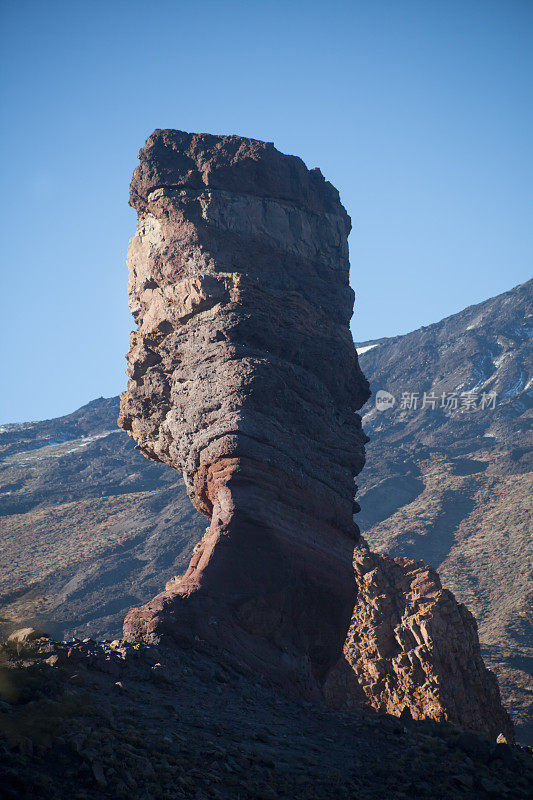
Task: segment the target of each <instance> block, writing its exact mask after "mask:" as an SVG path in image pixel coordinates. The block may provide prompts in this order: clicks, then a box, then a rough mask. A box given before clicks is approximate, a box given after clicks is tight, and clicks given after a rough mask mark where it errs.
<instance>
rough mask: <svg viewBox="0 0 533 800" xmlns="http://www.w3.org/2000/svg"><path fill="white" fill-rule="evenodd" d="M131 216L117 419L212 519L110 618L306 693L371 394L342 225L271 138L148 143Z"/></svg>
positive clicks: (353, 537) (326, 640)
mask: <svg viewBox="0 0 533 800" xmlns="http://www.w3.org/2000/svg"><path fill="white" fill-rule="evenodd" d="M130 203H131V205H132V206H133V207H134V208H135V209H136V210H137V214H138V227H137V233H136V235H135V237H134V238H133V239H132V240H131V243H130V247H129V252H128V263H129V271H130V281H129V297H130V308H131V311H132V314H133V316H134V318H135V321H136V323H137V326H138V327H137V331H136V332H134V333H132V334H131V342H130V351H129V354H128V374H129V377H130V380H129V383H128V389H127V391H126V392H125V393H124V394H123V395H122V399H121V413H120V419H119V424H120V425H121V426H122V427H123V428H124V429H126V430H127V431H128V432H129V433H130V435H132V436H133V437H134V439H135V440H136V442H137V447H138V448H139V449H140V450H141V451H142V452H143V453H144V454H145V455H147V456H148V457H149V458H152V459H155V460H157V461H162V462H165V463H167V464H169V465H170V466H172V467H174V468H175V469H177V470H179V471H181V472H183V475H184V479H185V484H186V487H187V491H188V493H189V497H190V498H191V501H192V502H193V504H194V506H195V507H196V508H197V509H198V510H199V511H201V512H202V513H203V514H205V515H206V517H207V518H208V519H209V520H210V524H209V527H208V528H207V530H206V534H205V536H204V538H203V539H202V541H201V543H200V544H199V546H198V548H197V551H196V553H195V555H194V556H193V559H192V561H191V563H190V565H189V568H188V570H187V572H186V573H185V575H184V576H182V577H179V578H176V579H175V580H174V581H171V582H170V584H168V585H167V588H166V590H165V591H164V592H163V593H162V594H160V595H158V596H157V597H156V598H154V599H153V600H152V601H150V602H149V603H148V604H147V605H145V606H143V607H142V608H139V609H132V611H131V612H130V613H129V614H128V616H127V618H126V621H125V626H124V630H125V635H126V636H127V637H129V638H139V637H141V638H145V639H150V640H152V641H153V640H157V639H160V638H161V637H171V638H174V639H176V640H178V641H182V640H183V641H185V640H195V641H197V642H198V641H200V642H203V643H204V644H205V645H206V646H211V647H215V648H220V649H221V650H225V651H226V653H227V655H229V656H231V657H233V658H234V659H235V660H237V661H239V662H241V663H244V664H246V665H248V666H250V667H253V668H254V669H256V670H257V671H259V672H260V673H263V674H265V675H267V676H269V677H270V678H271V679H274V680H276V681H277V682H278V683H281V684H283V685H287V686H290V687H291V688H293V689H294V690H295V691H298V692H299V693H301V694H307V695H315V694H317V692H318V691H319V687H320V685H321V684H322V683H323V681H324V679H325V676H326V674H327V672H328V669H329V668H330V667H331V665H332V664H333V663H335V661H336V660H337V658H338V656H339V654H340V652H341V651H342V646H343V642H344V639H345V636H346V631H347V628H348V625H349V622H350V617H351V612H352V610H353V606H354V603H355V596H356V589H355V578H354V571H353V566H352V555H353V548H354V544H355V542H356V541H357V539H358V529H357V526H356V525H355V524H354V522H353V500H354V493H355V488H356V487H355V484H354V476H355V475H356V474H357V473H358V472H359V471H360V469H361V468H362V466H363V463H364V442H365V436H364V434H363V433H362V430H361V423H360V417H359V416H358V414H357V413H356V411H357V410H358V409H359V408H360V407H361V406H362V404H363V403H364V402H365V400H366V399H367V398H368V396H369V390H368V383H367V381H366V380H365V378H364V376H363V375H362V373H361V371H360V369H359V366H358V361H357V355H356V352H355V348H354V345H353V341H352V337H351V334H350V330H349V320H350V317H351V315H352V310H353V299H354V295H353V291H352V289H351V288H350V286H349V282H348V271H349V261H348V245H347V236H348V233H349V230H350V219H349V217H348V215H347V213H346V211H345V209H344V208H343V206H342V205H341V203H340V200H339V196H338V192H337V190H336V189H335V188H334V187H333V186H332V185H331V184H329V183H328V182H327V181H325V180H324V178H323V177H322V175H321V173H320V171H319V170H308V169H307V168H306V166H305V165H304V163H303V162H302V161H301V160H300V159H298V158H295V157H292V156H286V155H283V154H281V153H279V152H278V151H277V150H276V149H275V148H274V146H273V145H272V144H269V143H264V142H259V141H255V140H252V139H243V138H241V137H237V136H210V135H205V134H201V135H200V134H187V133H183V132H180V131H169V130H167V131H161V130H158V131H155V132H154V134H153V135H152V136H151V137H150V138H149V139H148V140H147V142H146V145H145V147H144V148H143V149H142V150H141V152H140V164H139V166H138V167H137V169H136V170H135V173H134V176H133V180H132V183H131V192H130Z"/></svg>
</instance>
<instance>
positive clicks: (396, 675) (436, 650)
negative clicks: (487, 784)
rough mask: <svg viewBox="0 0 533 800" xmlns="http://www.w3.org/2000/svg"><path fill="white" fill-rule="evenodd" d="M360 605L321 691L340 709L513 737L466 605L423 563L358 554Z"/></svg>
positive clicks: (360, 549) (363, 548) (362, 547)
mask: <svg viewBox="0 0 533 800" xmlns="http://www.w3.org/2000/svg"><path fill="white" fill-rule="evenodd" d="M354 567H355V572H356V582H357V588H358V593H357V601H356V604H355V608H354V613H353V617H352V623H351V625H350V628H349V631H348V635H347V637H346V642H345V644H344V657H343V658H341V659H340V661H339V662H338V664H337V665H336V666H335V667H334V668H333V669H332V670H331V671H330V673H329V676H328V678H327V682H326V685H325V687H324V691H325V694H326V697H327V699H328V701H329V703H330V704H331V705H333V706H336V707H338V708H351V707H352V708H353V707H356V706H360V705H361V704H365V705H369V706H372V707H373V708H375V709H376V710H377V711H382V712H386V713H388V714H394V715H396V716H400V715H401V714H402V713H404V714H405V713H407V712H408V716H409V717H412V718H413V719H435V720H439V721H442V720H447V721H450V722H455V723H457V724H459V725H461V727H463V728H465V729H466V730H471V731H476V732H478V733H483V734H485V735H486V736H488V737H490V738H492V739H493V740H495V739H496V737H497V736H498V735H499V734H500V733H503V734H504V735H505V737H506V738H507V739H508V740H512V738H513V726H512V723H511V720H510V717H509V715H508V714H507V712H506V711H505V709H504V708H503V707H502V704H501V699H500V692H499V688H498V682H497V680H496V677H495V675H494V674H493V673H492V672H491V671H490V670H488V669H487V668H486V666H485V664H484V663H483V658H482V656H481V650H480V646H479V639H478V633H477V625H476V621H475V619H474V617H473V616H472V614H471V613H470V611H468V609H467V608H466V606H464V605H463V604H462V603H458V602H457V600H456V599H455V597H454V595H453V594H452V593H451V592H450V591H448V590H447V589H444V588H443V587H442V585H441V582H440V578H439V576H438V574H437V572H436V571H435V570H434V569H432V568H431V567H427V566H426V565H425V564H423V562H421V561H418V562H415V561H411V560H410V559H408V558H391V557H390V556H388V555H381V554H377V553H372V552H371V551H370V550H369V549H368V546H367V544H366V542H365V541H364V540H363V539H360V541H359V542H358V544H357V546H356V549H355V558H354Z"/></svg>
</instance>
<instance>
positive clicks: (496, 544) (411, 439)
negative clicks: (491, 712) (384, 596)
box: [358, 281, 533, 738]
mask: <svg viewBox="0 0 533 800" xmlns="http://www.w3.org/2000/svg"><path fill="white" fill-rule="evenodd" d="M532 294H533V281H529V282H528V283H526V284H523V285H522V286H518V287H516V288H515V289H512V290H511V291H509V292H506V293H505V294H503V295H500V296H499V297H496V298H492V299H491V300H488V301H486V302H485V303H480V304H479V305H476V306H472V307H470V308H467V309H465V310H464V311H462V312H460V313H459V314H455V315H453V316H452V317H448V318H447V319H444V320H442V321H441V322H439V323H437V324H435V325H430V326H428V327H426V328H421V329H420V330H418V331H413V332H412V333H409V334H407V335H406V336H398V337H394V338H392V339H380V340H377V341H375V342H365V343H362V344H361V345H360V346H359V347H358V351H359V353H360V361H361V366H362V368H363V371H364V372H365V374H366V375H367V377H368V378H369V380H370V383H371V387H372V390H373V393H374V398H373V399H372V400H371V401H369V403H368V404H367V406H366V407H365V409H364V412H366V413H364V416H363V426H364V428H365V430H366V432H367V434H368V435H369V436H370V442H369V443H368V445H367V463H366V466H365V469H364V471H363V473H362V475H361V476H360V477H361V481H360V483H361V486H360V494H359V502H360V504H361V507H362V511H361V514H360V515H359V519H358V521H359V524H360V525H361V528H362V530H363V531H364V534H365V536H366V537H367V539H368V541H369V543H370V545H371V546H372V547H373V548H374V549H376V550H378V551H388V552H390V553H392V555H395V556H409V557H410V558H415V559H421V560H423V561H425V562H427V563H429V564H431V565H432V566H434V567H437V568H438V569H439V572H440V574H441V577H442V581H443V583H444V584H445V585H446V586H448V587H449V588H450V589H452V590H453V591H454V592H455V593H456V595H457V597H458V598H459V599H460V600H461V601H463V602H465V603H466V604H467V605H468V607H469V608H470V609H471V610H472V611H473V613H474V614H475V615H476V617H477V619H478V623H479V633H480V639H481V642H482V644H483V649H484V654H485V657H486V659H487V661H488V662H489V664H490V665H491V666H492V667H493V668H494V669H495V671H496V672H497V673H498V676H499V679H500V683H501V686H502V693H503V695H504V697H505V698H506V702H507V705H508V706H509V708H510V710H511V711H512V712H513V714H514V718H515V721H517V722H518V723H520V724H522V725H527V731H526V730H524V729H522V731H521V734H522V735H523V736H528V737H529V738H531V737H532V736H533V727H532V724H531V707H530V703H531V697H532V695H533V693H532V685H531V681H530V678H529V675H530V674H531V670H532V666H533V657H532V656H533V651H532V650H531V643H532V640H533V636H532V627H531V624H532V597H533V594H532V584H531V542H532V535H531V534H532V531H531V496H532V491H531V489H532V467H531V461H532V447H531V417H532V405H533V381H532V370H531V334H532V332H533V314H532V312H533V300H532ZM379 391H385V392H388V393H389V394H390V395H393V396H394V398H395V402H394V405H392V406H391V407H389V408H385V409H384V410H380V409H379V408H378V407H377V397H378V392H379ZM424 392H425V393H426V402H425V403H424ZM491 393H495V397H494V396H491ZM443 394H444V401H443ZM483 395H485V400H484V401H483ZM402 398H403V403H402ZM434 398H436V399H434ZM456 401H457V408H455V407H454V406H455V404H456ZM389 402H390V400H389ZM473 403H475V407H472V406H473ZM415 404H416V408H415V407H414V406H415ZM402 405H403V407H402ZM443 405H444V407H441V406H443ZM483 405H485V407H482V406H483ZM446 406H447V407H446ZM492 406H494V407H492Z"/></svg>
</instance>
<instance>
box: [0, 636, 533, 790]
mask: <svg viewBox="0 0 533 800" xmlns="http://www.w3.org/2000/svg"><path fill="white" fill-rule="evenodd" d="M0 657H1V659H2V662H1V670H0V687H1V689H2V696H3V697H4V698H5V700H4V701H3V702H1V703H0V787H1V791H0V794H1V796H2V800H20V799H21V798H32V800H39V799H40V798H42V799H43V800H44V799H45V798H46V800H50V798H54V800H55V799H56V798H57V800H63V798H64V799H65V800H67V799H68V800H89V798H137V799H138V800H158V799H159V798H161V800H173V799H174V798H176V800H177V799H178V798H187V800H189V799H190V798H194V799H195V800H204V799H205V800H212V799H213V800H216V799H217V798H221V799H222V798H224V799H226V798H227V800H230V798H231V800H239V799H240V800H252V798H254V799H256V800H260V799H262V800H276V798H287V800H289V799H290V800H296V799H297V798H301V800H312V799H313V798H324V799H325V800H326V799H327V800H336V798H358V799H359V800H366V799H368V800H371V799H372V800H378V799H379V800H396V798H398V800H400V798H428V800H429V798H434V799H435V800H439V799H442V800H453V799H454V798H456V799H457V800H459V799H460V798H472V800H473V799H474V798H476V800H477V799H478V798H495V797H501V798H513V800H515V798H517V799H518V798H526V797H528V789H530V788H531V782H532V779H533V758H532V753H531V750H530V749H529V748H522V747H516V746H510V745H507V744H494V743H489V742H487V741H486V740H484V739H482V738H480V737H477V736H474V735H473V734H465V733H463V732H461V731H460V730H459V729H458V728H456V727H454V726H452V725H448V724H442V723H441V724H439V723H433V722H423V723H419V722H417V723H414V722H412V721H408V720H404V721H402V720H398V719H396V718H394V717H389V716H387V715H380V716H378V715H377V714H374V713H373V712H371V711H362V712H360V713H358V714H356V715H343V714H339V713H336V712H333V711H331V710H327V709H325V708H322V707H317V706H311V705H310V704H301V703H298V702H296V701H293V700H291V699H289V698H287V697H286V696H285V695H282V694H279V693H276V692H274V691H273V690H272V689H271V688H269V687H268V686H267V685H265V684H263V683H261V682H259V681H258V680H257V678H252V677H251V676H247V675H244V674H242V673H238V672H236V671H235V670H233V669H232V668H231V667H229V666H227V665H225V664H224V662H222V661H220V660H219V658H217V660H216V661H215V660H214V659H212V658H210V657H207V656H206V655H202V654H200V653H198V652H196V651H194V650H176V649H174V650H173V651H172V652H167V651H165V650H159V649H156V648H153V647H152V648H146V647H142V646H139V645H134V646H132V645H125V644H124V643H123V642H120V641H115V642H112V643H96V642H94V641H91V640H87V641H85V642H80V641H71V642H60V643H56V642H52V641H50V640H48V639H45V638H42V639H38V640H35V641H33V642H26V643H22V644H19V645H18V646H17V645H14V644H9V645H4V646H2V649H1V651H0ZM6 701H7V702H6Z"/></svg>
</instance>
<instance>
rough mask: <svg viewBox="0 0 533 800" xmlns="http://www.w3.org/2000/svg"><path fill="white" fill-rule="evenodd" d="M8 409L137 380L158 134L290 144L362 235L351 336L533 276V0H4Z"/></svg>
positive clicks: (407, 321)
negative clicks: (137, 271) (148, 184)
mask: <svg viewBox="0 0 533 800" xmlns="http://www.w3.org/2000/svg"><path fill="white" fill-rule="evenodd" d="M0 8H1V10H2V29H1V41H0V50H1V56H0V58H1V69H2V79H1V94H2V100H1V108H2V132H1V140H2V141H1V145H2V152H3V166H2V173H1V176H2V183H3V188H2V193H1V204H2V212H1V219H2V234H1V237H0V241H1V248H2V253H1V262H0V263H1V289H2V295H1V296H2V318H1V325H2V331H1V358H2V362H1V363H2V371H1V374H2V385H1V387H0V422H14V421H22V420H29V419H43V418H46V417H54V416H58V415H60V414H64V413H68V412H70V411H72V410H74V409H75V408H77V407H78V406H80V405H82V404H83V403H85V402H87V401H89V400H91V399H93V398H94V397H98V396H100V395H104V396H110V395H113V394H116V393H118V392H119V391H120V390H121V389H122V388H123V387H124V385H125V374H124V368H125V362H124V354H125V352H126V350H127V347H128V330H129V329H130V327H131V318H130V316H129V312H128V309H127V302H126V280H127V272H126V266H125V253H126V247H127V242H128V238H129V237H130V236H131V235H132V233H133V231H134V228H135V214H134V212H133V210H132V209H130V208H129V207H128V205H127V198H128V185H129V181H130V177H131V173H132V170H133V168H134V167H135V164H136V160H137V152H138V150H139V148H140V147H141V145H142V144H143V142H144V140H145V138H146V137H147V136H148V135H149V134H150V133H151V132H152V130H153V129H154V128H166V127H168V128H180V129H182V130H187V131H208V132H211V133H237V134H240V135H243V136H251V137H254V138H258V139H266V140H268V141H273V142H274V143H275V144H276V146H277V147H278V148H279V149H280V150H282V151H283V152H286V153H293V154H296V155H299V156H301V157H302V158H303V159H304V161H305V162H306V163H307V165H308V166H309V167H314V166H319V167H320V168H321V170H322V172H323V174H324V175H325V176H326V177H327V178H328V179H329V180H331V181H332V182H333V183H334V184H335V186H337V187H338V188H339V190H340V193H341V198H342V200H343V202H344V205H345V206H346V208H347V209H348V212H349V213H350V215H351V216H352V221H353V226H354V230H353V233H352V235H351V239H350V248H351V260H352V285H353V286H354V288H355V290H356V294H357V299H356V311H355V316H354V320H353V332H354V337H355V338H356V340H359V341H362V340H365V339H370V338H377V337H380V336H391V335H395V334H398V333H404V332H407V331H409V330H412V329H414V328H417V327H419V326H420V325H426V324H429V323H431V322H435V321H437V320H439V319H441V318H442V317H444V316H446V315H448V314H451V313H453V312H455V311H458V310H460V309H461V308H463V307H465V306H467V305H470V304H471V303H475V302H479V301H481V300H484V299H486V298H487V297H490V296H492V295H495V294H498V293H499V292H502V291H505V290H507V289H509V288H510V287H512V286H513V285H516V284H518V283H521V282H523V281H525V280H526V279H527V278H529V277H530V275H531V254H532V251H533V230H532V226H531V221H532V218H533V215H532V194H531V189H532V186H533V175H532V161H531V139H532V109H533V102H532V96H531V94H532V93H531V84H532V66H533V64H532V61H533V2H531V0H501V1H500V2H492V1H491V0H474V1H471V0H421V1H420V2H416V1H415V0H390V2H386V0H352V2H342V1H341V0H327V1H324V2H320V1H319V2H312V1H311V0H308V2H291V0H283V1H282V2H278V1H277V0H273V1H272V2H264V0H262V1H261V2H255V0H248V1H247V2H232V0H229V1H228V2H224V0H217V2H211V1H210V0H196V2H190V0H188V1H187V2H180V0H174V2H170V1H169V0H152V2H150V3H148V2H146V1H145V2H137V1H136V0H128V1H127V2H126V0H124V1H122V0H105V1H104V2H102V0H82V1H80V0H68V1H62V0H47V1H45V0H42V2H32V1H31V0H11V2H6V1H5V0H4V2H1V3H0Z"/></svg>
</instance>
